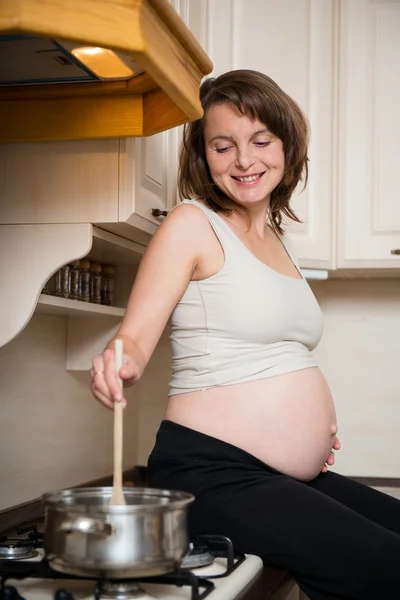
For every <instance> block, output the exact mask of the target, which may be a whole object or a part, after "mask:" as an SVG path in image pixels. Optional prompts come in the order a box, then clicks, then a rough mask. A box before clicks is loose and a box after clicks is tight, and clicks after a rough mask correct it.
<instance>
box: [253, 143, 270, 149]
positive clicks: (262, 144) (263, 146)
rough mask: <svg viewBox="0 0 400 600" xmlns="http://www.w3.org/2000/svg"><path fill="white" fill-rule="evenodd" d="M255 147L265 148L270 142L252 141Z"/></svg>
mask: <svg viewBox="0 0 400 600" xmlns="http://www.w3.org/2000/svg"><path fill="white" fill-rule="evenodd" d="M254 143H255V145H256V146H257V148H266V147H267V146H269V145H270V143H271V142H254Z"/></svg>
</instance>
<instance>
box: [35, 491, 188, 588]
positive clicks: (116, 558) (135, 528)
mask: <svg viewBox="0 0 400 600" xmlns="http://www.w3.org/2000/svg"><path fill="white" fill-rule="evenodd" d="M111 495H112V488H111V487H97V488H78V489H70V490H61V491H59V492H53V493H49V494H45V495H44V496H43V500H44V503H45V514H46V522H45V540H44V545H45V551H46V557H47V559H48V561H49V564H50V566H51V567H52V568H53V569H55V570H57V571H62V572H63V573H69V574H72V575H80V576H93V577H96V578H100V577H104V578H110V579H111V578H112V579H124V578H130V577H147V576H152V575H159V574H162V573H167V572H169V571H173V570H174V569H175V568H176V567H177V566H179V564H180V562H181V560H182V558H183V556H184V555H185V553H186V551H187V547H188V543H189V539H188V532H187V505H188V504H189V503H190V502H192V501H193V500H194V496H192V495H191V494H188V493H186V492H179V491H169V490H157V489H151V488H124V496H125V501H126V506H109V502H110V498H111Z"/></svg>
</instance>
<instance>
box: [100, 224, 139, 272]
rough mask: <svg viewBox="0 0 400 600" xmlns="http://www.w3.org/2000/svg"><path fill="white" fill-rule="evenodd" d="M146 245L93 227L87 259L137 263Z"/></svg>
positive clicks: (127, 263)
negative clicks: (91, 242) (91, 241)
mask: <svg viewBox="0 0 400 600" xmlns="http://www.w3.org/2000/svg"><path fill="white" fill-rule="evenodd" d="M145 250H146V246H143V245H141V244H137V243H136V242H132V241H131V240H127V239H126V238H123V237H120V236H118V235H115V234H114V233H110V232H109V231H105V230H103V229H100V228H98V227H93V244H92V248H91V250H90V252H89V254H88V259H89V260H93V261H96V262H100V263H109V264H113V265H138V264H139V262H140V260H141V258H142V256H143V254H144V252H145Z"/></svg>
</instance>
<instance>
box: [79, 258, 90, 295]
mask: <svg viewBox="0 0 400 600" xmlns="http://www.w3.org/2000/svg"><path fill="white" fill-rule="evenodd" d="M79 266H80V269H81V281H80V288H79V300H82V302H90V262H89V261H88V260H85V259H83V260H80V261H79Z"/></svg>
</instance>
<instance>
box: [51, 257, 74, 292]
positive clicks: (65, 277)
mask: <svg viewBox="0 0 400 600" xmlns="http://www.w3.org/2000/svg"><path fill="white" fill-rule="evenodd" d="M70 288H71V274H70V269H69V265H64V266H63V267H61V269H59V270H58V271H57V273H56V277H55V292H54V293H55V295H56V296H60V297H61V298H69V294H70Z"/></svg>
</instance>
